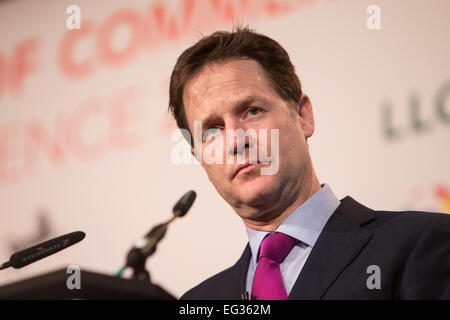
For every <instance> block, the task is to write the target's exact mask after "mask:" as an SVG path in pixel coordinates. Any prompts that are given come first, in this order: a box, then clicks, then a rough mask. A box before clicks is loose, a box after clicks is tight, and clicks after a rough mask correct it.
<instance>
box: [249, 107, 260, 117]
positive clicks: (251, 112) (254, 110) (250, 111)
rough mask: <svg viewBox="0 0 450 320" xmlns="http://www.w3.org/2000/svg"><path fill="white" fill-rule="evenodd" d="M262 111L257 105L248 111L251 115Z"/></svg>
mask: <svg viewBox="0 0 450 320" xmlns="http://www.w3.org/2000/svg"><path fill="white" fill-rule="evenodd" d="M260 112H261V109H260V108H256V107H253V108H250V109H249V110H248V113H249V114H250V115H252V116H256V115H257V114H258V113H260Z"/></svg>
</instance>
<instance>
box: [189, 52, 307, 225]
mask: <svg viewBox="0 0 450 320" xmlns="http://www.w3.org/2000/svg"><path fill="white" fill-rule="evenodd" d="M305 97H306V96H305ZM303 100H304V99H303ZM306 100H307V103H308V104H309V100H308V99H307V97H306ZM183 102H184V106H185V109H186V110H185V111H186V118H187V121H188V124H189V129H190V131H191V132H194V121H201V123H202V126H203V128H202V136H203V134H204V133H205V132H206V131H207V137H205V139H204V140H203V139H202V140H203V141H196V142H195V145H194V147H195V149H192V152H193V154H194V150H197V152H199V149H200V147H201V148H202V149H203V152H205V151H206V150H208V147H209V150H211V146H212V144H214V143H216V144H217V143H218V141H221V140H220V139H217V138H218V137H219V136H220V134H223V135H222V137H223V138H224V139H223V140H222V142H221V143H220V148H221V150H222V154H223V159H222V160H223V161H221V163H217V162H218V161H215V163H209V164H208V163H206V161H202V166H203V168H204V169H205V171H206V173H207V175H208V177H209V180H210V181H211V182H212V183H213V185H214V187H215V188H216V190H217V191H218V192H219V194H220V195H221V196H222V197H223V198H224V199H225V200H226V201H227V202H228V203H229V204H230V205H231V206H232V207H233V209H234V210H235V211H236V212H237V213H238V214H239V215H240V216H241V217H242V218H244V219H257V218H258V216H259V215H264V213H265V212H268V211H270V210H273V208H274V207H275V206H276V205H277V204H279V202H280V201H285V200H286V199H287V198H289V197H295V193H296V192H298V191H299V188H301V185H302V181H303V180H304V179H303V178H304V177H305V176H306V175H307V174H309V171H310V170H312V168H311V167H310V158H309V151H308V147H307V144H306V139H305V138H307V137H309V136H310V135H312V132H313V127H314V124H313V120H312V111H311V114H308V116H305V117H303V116H302V114H301V112H299V106H295V105H294V106H289V105H288V104H287V103H286V101H284V100H283V99H282V98H281V97H280V96H279V95H278V94H277V92H276V91H275V89H273V87H272V86H271V84H270V82H269V81H268V79H267V78H266V76H265V74H264V71H263V69H262V68H261V66H260V65H259V64H258V62H256V61H254V60H249V59H232V60H226V61H225V62H218V63H212V64H209V65H206V66H205V67H204V68H203V69H202V70H201V71H200V72H199V73H198V74H197V75H196V76H195V77H194V78H193V79H191V81H189V82H188V83H187V85H186V87H185V90H184V94H183ZM308 109H309V110H310V105H308ZM311 121H312V123H311ZM311 126H312V127H311ZM237 129H242V130H243V131H247V130H249V129H254V130H255V131H254V132H256V136H255V137H254V139H253V138H251V137H250V138H249V137H247V138H246V140H245V142H246V143H245V144H241V145H240V146H244V148H239V141H238V140H237V139H235V138H233V139H225V137H227V130H237ZM259 129H265V130H266V132H267V143H265V141H266V139H262V138H261V137H260V136H259V132H260V131H259ZM272 129H277V130H279V139H275V141H273V140H274V139H271V130H272ZM228 134H229V133H228ZM228 137H231V136H228ZM225 140H227V141H225ZM276 140H278V141H276ZM276 144H278V150H276V149H277V148H274V147H276ZM216 147H217V146H216ZM253 147H255V148H257V150H258V162H259V163H257V164H254V165H252V166H248V164H244V165H242V161H241V160H242V158H241V160H239V163H238V159H237V158H238V157H244V158H245V161H244V162H247V163H248V162H249V150H250V148H253ZM261 148H264V149H265V152H266V153H267V154H268V155H269V159H271V162H274V161H276V163H267V159H261V158H260V157H259V152H260V149H261ZM216 150H217V149H216ZM274 150H276V154H271V152H274ZM219 154H220V153H219ZM227 155H228V156H229V157H232V158H234V161H232V163H230V162H231V161H229V159H228V161H227V159H226V157H227ZM216 156H217V154H216ZM274 165H275V168H278V170H276V172H274V173H273V174H269V175H263V174H261V168H267V167H270V166H272V167H274Z"/></svg>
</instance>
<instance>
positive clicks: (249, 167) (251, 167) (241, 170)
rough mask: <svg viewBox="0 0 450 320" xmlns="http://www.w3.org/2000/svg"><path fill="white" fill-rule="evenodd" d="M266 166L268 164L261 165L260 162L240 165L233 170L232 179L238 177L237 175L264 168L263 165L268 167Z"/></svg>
mask: <svg viewBox="0 0 450 320" xmlns="http://www.w3.org/2000/svg"><path fill="white" fill-rule="evenodd" d="M268 164H270V162H264V163H262V162H259V161H258V162H257V163H244V164H240V165H238V166H237V168H236V169H235V171H234V174H233V177H232V179H234V178H236V177H237V176H239V175H242V174H245V173H248V172H250V171H252V170H256V169H259V168H260V167H262V166H265V165H268Z"/></svg>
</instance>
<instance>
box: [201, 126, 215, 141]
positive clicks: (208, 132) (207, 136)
mask: <svg viewBox="0 0 450 320" xmlns="http://www.w3.org/2000/svg"><path fill="white" fill-rule="evenodd" d="M218 133H219V128H215V127H214V128H209V129H208V130H206V131H205V133H204V134H203V142H205V141H208V140H210V139H212V137H214V136H215V135H216V134H218Z"/></svg>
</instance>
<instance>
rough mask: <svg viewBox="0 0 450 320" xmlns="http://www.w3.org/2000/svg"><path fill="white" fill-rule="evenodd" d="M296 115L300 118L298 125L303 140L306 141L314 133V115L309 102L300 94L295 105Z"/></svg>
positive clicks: (305, 96)
mask: <svg viewBox="0 0 450 320" xmlns="http://www.w3.org/2000/svg"><path fill="white" fill-rule="evenodd" d="M297 115H298V116H299V117H300V119H299V120H300V125H301V127H302V130H303V133H304V134H305V138H306V139H308V138H309V137H311V136H312V135H313V133H314V114H313V110H312V104H311V100H309V97H308V96H307V95H306V94H302V96H301V98H300V102H299V103H298V105H297Z"/></svg>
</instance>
